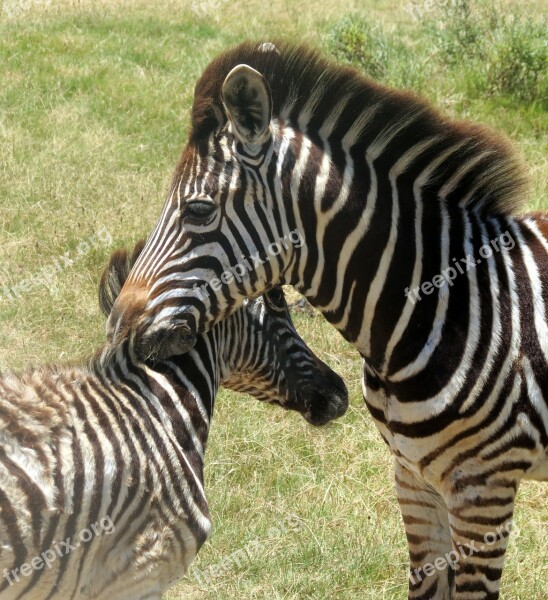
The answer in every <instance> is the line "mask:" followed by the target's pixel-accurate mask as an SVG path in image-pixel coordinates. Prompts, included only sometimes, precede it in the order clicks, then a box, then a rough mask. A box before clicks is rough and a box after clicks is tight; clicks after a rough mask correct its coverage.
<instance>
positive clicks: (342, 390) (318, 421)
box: [302, 379, 348, 427]
mask: <svg viewBox="0 0 548 600" xmlns="http://www.w3.org/2000/svg"><path fill="white" fill-rule="evenodd" d="M303 400H304V405H305V407H306V410H305V411H304V412H303V413H302V415H303V417H304V418H305V419H306V420H307V421H308V423H310V424H311V425H314V426H315V427H321V426H322V425H326V424H327V423H330V422H331V421H333V420H335V419H338V418H339V417H342V416H343V415H344V414H345V413H346V411H347V409H348V390H347V389H346V386H345V385H344V383H343V382H342V379H341V380H340V382H339V381H337V382H336V385H334V386H327V387H321V388H318V387H316V386H313V385H309V386H306V387H305V389H304V390H303Z"/></svg>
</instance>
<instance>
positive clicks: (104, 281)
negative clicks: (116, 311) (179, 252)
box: [99, 240, 145, 317]
mask: <svg viewBox="0 0 548 600" xmlns="http://www.w3.org/2000/svg"><path fill="white" fill-rule="evenodd" d="M144 245H145V240H140V241H138V242H137V243H136V244H135V247H134V248H133V251H132V252H129V251H128V250H116V251H115V252H113V253H112V255H111V257H110V260H109V261H108V265H107V266H106V267H105V270H104V271H103V275H102V276H101V282H100V283H99V306H100V307H101V311H102V313H103V314H104V315H105V317H108V316H109V315H110V311H111V310H112V306H113V305H114V302H115V301H116V298H118V295H119V294H120V291H121V290H122V287H123V286H124V283H125V281H126V279H127V276H128V275H129V272H130V271H131V269H132V267H133V265H134V264H135V261H136V260H137V258H138V257H139V254H141V251H142V250H143V247H144Z"/></svg>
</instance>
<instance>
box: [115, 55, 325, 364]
mask: <svg viewBox="0 0 548 600" xmlns="http://www.w3.org/2000/svg"><path fill="white" fill-rule="evenodd" d="M279 48H280V49H281V50H279V49H278V48H277V47H275V46H274V45H273V44H259V45H257V44H255V45H254V44H243V45H241V46H239V47H237V48H235V49H234V50H232V51H229V52H226V53H225V54H223V55H221V56H220V57H219V58H218V59H216V60H215V61H213V62H212V63H211V64H210V65H209V67H208V68H207V69H206V71H205V72H204V74H203V76H202V77H201V78H200V80H199V81H198V83H197V85H196V89H195V96H194V103H193V108H192V126H191V131H190V135H189V141H188V144H187V147H186V148H185V149H184V151H183V154H182V156H181V159H180V161H179V164H178V166H177V168H176V171H175V174H174V178H173V182H172V185H171V188H170V191H169V194H168V197H167V200H166V202H165V206H164V208H163V211H162V213H161V216H160V218H159V220H158V223H157V225H156V227H155V229H154V231H153V233H152V235H151V236H150V238H149V239H148V241H147V243H146V245H145V247H144V249H143V252H142V253H141V255H140V256H139V259H138V260H137V262H136V264H135V266H134V268H133V270H132V272H131V273H130V275H129V277H128V280H127V282H126V283H125V285H124V287H123V289H122V290H121V293H120V296H119V298H118V300H117V301H116V303H115V305H114V307H113V310H112V313H111V315H110V318H109V321H108V324H107V337H108V339H109V340H110V341H111V342H112V344H113V345H114V346H116V345H117V344H119V343H121V342H122V341H123V340H125V339H127V338H128V337H129V336H130V334H135V340H136V347H135V351H136V353H137V355H139V356H142V357H151V356H156V357H162V356H169V355H172V354H178V353H182V352H185V351H187V350H188V349H190V348H192V346H193V344H194V343H195V341H196V336H197V335H198V334H200V333H202V332H204V331H206V330H208V329H209V328H210V327H212V326H213V325H214V324H215V323H217V322H219V321H220V320H222V319H224V318H226V317H227V316H228V315H230V314H231V313H232V312H233V311H234V310H236V309H237V308H238V307H239V306H240V305H241V304H242V302H243V299H244V298H246V297H254V296H257V295H259V294H261V293H263V292H265V291H267V290H268V289H271V288H272V287H274V286H276V285H280V284H285V283H290V284H292V285H295V286H296V287H297V289H300V290H304V288H303V287H302V286H300V287H299V280H300V278H302V273H300V272H299V271H300V268H299V266H300V265H302V264H303V261H302V260H301V257H302V256H303V255H304V256H308V255H311V254H312V256H316V257H317V252H316V251H315V250H314V244H315V241H314V238H313V236H310V238H309V239H308V238H307V236H306V235H305V230H306V228H310V227H312V228H313V227H315V224H316V217H315V214H314V211H315V209H314V206H311V207H308V209H306V212H305V211H304V210H302V211H299V212H298V211H295V210H294V208H293V206H292V204H293V201H294V197H296V196H297V195H300V194H301V192H302V190H299V189H298V188H300V187H303V186H309V187H310V186H313V185H314V182H313V181H312V180H311V179H310V178H307V177H302V178H300V182H299V178H296V173H297V172H298V171H299V169H301V170H302V168H303V165H302V164H299V155H298V148H299V144H300V142H301V141H302V139H303V136H302V135H301V134H300V133H299V132H298V130H297V128H296V127H295V126H293V125H292V124H291V123H292V121H291V115H292V108H291V107H292V106H293V105H296V104H299V105H300V109H299V110H300V112H302V111H303V110H305V111H306V110H309V112H310V111H311V110H312V105H311V106H310V107H309V108H308V109H307V108H306V107H304V108H303V102H305V99H303V98H301V97H298V98H291V97H286V96H287V94H285V93H284V80H283V77H281V76H280V73H288V72H289V73H290V72H291V65H292V61H294V60H295V56H294V53H295V52H296V49H295V48H291V47H285V46H283V45H281V46H280V47H279ZM300 51H301V52H303V51H304V50H303V49H302V48H301V49H300ZM310 60H311V61H312V62H314V61H316V62H317V63H318V62H319V61H320V60H321V59H320V58H319V57H318V56H317V55H316V54H315V53H313V52H310ZM309 83H310V85H311V86H312V87H313V85H314V82H312V81H310V82H309ZM305 84H306V82H305ZM274 90H275V91H276V94H274ZM288 94H289V90H288ZM312 179H313V178H312ZM297 193H298V194H297ZM304 291H305V290H304Z"/></svg>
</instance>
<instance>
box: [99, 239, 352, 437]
mask: <svg viewBox="0 0 548 600" xmlns="http://www.w3.org/2000/svg"><path fill="white" fill-rule="evenodd" d="M143 246H144V242H142V241H141V242H139V243H138V244H137V245H136V246H135V248H134V250H133V252H132V253H128V252H126V251H117V252H115V253H114V254H113V255H112V256H111V259H110V262H109V264H108V266H107V267H106V269H105V271H104V272H103V277H102V279H101V284H100V286H99V303H100V306H101V309H102V311H103V313H104V314H105V315H106V316H108V315H109V314H110V312H111V310H112V307H113V305H114V304H115V302H116V299H117V297H118V295H119V293H120V291H121V290H122V288H123V286H124V283H125V281H126V279H127V276H128V274H129V272H130V271H131V268H132V266H133V265H134V263H135V262H136V261H137V260H138V258H139V255H140V253H141V252H142V249H143ZM206 336H210V338H211V339H210V342H211V343H210V344H209V345H208V344H204V343H202V342H203V341H204V340H201V339H200V338H201V337H204V338H205V337H206ZM213 347H215V348H216V349H217V351H218V355H217V360H218V361H219V362H220V363H221V364H220V365H219V368H220V378H221V381H222V385H224V386H225V387H227V388H229V389H232V390H235V391H238V392H242V393H247V394H250V395H252V396H254V397H255V398H257V399H259V400H261V401H266V402H270V403H275V404H278V405H280V406H282V407H283V408H285V409H290V410H295V411H297V412H299V413H301V414H302V415H303V417H304V418H305V419H306V420H307V421H308V422H309V423H311V424H312V425H324V424H326V423H328V422H329V421H331V420H333V419H336V418H338V417H340V416H342V415H343V414H344V413H345V412H346V409H347V408H348V391H347V389H346V386H345V384H344V382H343V380H342V379H341V377H339V375H337V373H335V372H334V371H333V370H332V369H330V368H329V367H328V366H327V365H326V364H325V363H324V362H323V361H321V360H320V359H319V358H318V357H317V356H316V355H315V354H314V353H313V352H312V350H311V349H310V348H309V347H308V346H307V345H306V344H305V342H304V341H303V340H302V338H301V337H300V336H299V334H298V333H297V331H296V329H295V327H294V326H293V323H292V321H291V316H290V314H289V310H288V307H287V304H286V301H285V297H284V293H283V290H282V289H281V288H280V287H276V288H273V289H272V290H270V291H268V292H267V293H265V294H264V295H262V296H259V297H257V298H255V299H253V300H246V301H244V303H243V306H241V307H240V308H239V309H238V310H236V311H235V312H234V313H233V314H232V315H231V317H230V318H228V319H227V320H225V321H223V322H222V323H219V325H218V326H216V327H215V328H213V329H212V330H211V331H210V332H208V333H206V334H204V335H203V336H199V337H198V340H197V345H196V347H195V349H194V350H193V351H192V353H191V355H192V354H194V353H200V352H202V351H203V356H200V360H201V362H202V363H204V361H211V359H212V348H213ZM187 356H189V355H186V356H179V357H176V356H173V357H170V359H171V360H173V361H175V362H177V361H179V362H181V363H182V366H181V368H182V369H184V364H186V363H184V362H183V361H184V360H186V358H187ZM166 358H167V357H166ZM189 358H191V356H190V357H189Z"/></svg>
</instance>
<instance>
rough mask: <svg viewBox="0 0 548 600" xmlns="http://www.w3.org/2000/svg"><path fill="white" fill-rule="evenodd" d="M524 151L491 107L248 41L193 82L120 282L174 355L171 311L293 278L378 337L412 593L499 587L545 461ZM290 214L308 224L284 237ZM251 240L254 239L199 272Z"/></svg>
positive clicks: (152, 347) (124, 308)
mask: <svg viewBox="0 0 548 600" xmlns="http://www.w3.org/2000/svg"><path fill="white" fill-rule="evenodd" d="M523 173H524V168H523V166H522V165H521V163H520V161H519V160H518V159H517V158H516V157H515V155H514V153H513V151H512V149H511V148H510V147H509V144H508V142H507V141H505V140H504V139H502V138H501V137H499V136H497V135H496V134H494V133H492V132H490V131H487V130H486V129H484V128H482V127H479V126H476V125H471V124H467V123H461V122H456V121H452V120H450V119H448V118H446V117H444V116H442V115H440V114H439V113H437V112H436V111H434V110H433V108H432V107H431V106H429V105H427V104H426V103H425V102H423V101H421V100H419V99H417V98H416V97H414V96H411V95H408V94H402V93H399V92H395V91H393V90H390V89H387V88H384V87H382V86H379V85H377V84H375V83H373V82H371V81H368V80H365V79H363V78H362V77H361V76H360V75H358V74H357V73H356V72H355V71H354V70H352V69H348V68H342V67H338V66H336V65H333V64H331V63H329V62H327V61H325V60H324V59H322V58H321V57H320V56H319V55H318V54H317V53H316V52H314V51H310V50H307V49H305V48H302V47H293V46H290V45H284V44H280V45H278V46H277V48H276V47H274V46H273V45H272V44H267V45H265V44H262V45H256V44H252V43H247V44H243V45H241V46H238V47H237V48H235V49H233V50H230V51H227V52H225V53H224V54H222V55H221V56H220V57H218V58H217V59H215V60H214V61H213V62H212V63H211V64H210V65H209V66H208V67H207V68H206V70H205V72H204V74H203V75H202V77H201V78H200V80H199V81H198V83H197V85H196V89H195V97H194V104H193V109H192V127H191V131H190V137H189V142H188V145H187V147H186V148H185V150H184V151H183V154H182V157H181V160H180V162H179V164H178V166H177V168H176V171H175V175H174V179H173V184H172V187H171V191H170V193H169V196H168V198H167V201H166V203H165V206H164V210H163V212H162V214H161V216H160V219H159V221H158V224H157V226H156V228H155V230H154V231H153V233H152V235H151V236H150V238H149V240H148V242H147V244H146V246H145V248H144V250H143V254H142V256H141V258H140V259H139V261H138V262H137V263H136V265H135V267H134V269H133V271H132V273H131V274H130V276H129V279H128V281H129V282H130V285H131V286H132V289H138V290H139V291H140V293H139V299H138V301H136V300H135V299H134V298H133V297H132V296H131V295H130V294H129V293H126V290H122V292H121V294H120V297H119V299H118V302H117V305H118V306H117V311H116V315H115V317H114V316H112V317H111V324H110V327H111V331H114V330H115V329H117V330H119V331H124V332H130V333H131V335H135V349H136V352H138V353H145V354H146V353H149V352H152V353H155V354H157V355H159V356H161V354H162V352H163V349H162V345H161V344H162V343H164V344H165V345H166V347H169V346H170V344H171V343H172V341H171V339H172V337H173V334H172V332H171V331H170V329H169V327H176V329H177V330H178V331H181V332H184V339H183V338H180V339H182V342H181V344H180V346H179V350H180V351H183V350H186V349H188V348H189V347H192V344H193V341H194V339H195V336H196V334H197V333H198V332H201V331H204V330H207V329H208V328H209V327H210V326H211V325H212V324H214V323H216V322H218V321H219V320H221V319H223V318H225V317H226V316H227V315H229V314H230V313H231V312H232V311H233V310H234V309H235V307H236V306H238V305H239V303H240V302H241V301H242V300H243V298H244V297H246V296H253V295H256V294H258V293H260V292H261V291H263V290H265V289H268V288H269V287H270V286H271V285H275V284H279V283H290V284H292V285H294V286H295V287H296V288H297V289H298V290H299V291H300V292H301V293H303V294H304V295H305V296H306V297H307V299H308V300H309V301H310V302H311V304H312V305H314V306H315V307H316V308H318V309H319V310H320V311H321V312H322V313H323V314H324V316H325V317H326V318H327V319H328V321H330V322H331V323H332V324H333V325H334V326H335V327H336V328H337V329H338V330H339V331H340V332H341V334H342V335H343V336H344V337H345V338H346V339H347V340H348V341H350V342H351V343H353V344H354V345H355V347H356V348H357V349H358V351H359V352H360V354H361V356H362V357H363V361H364V380H363V386H364V396H365V401H366V403H367V406H368V408H369V410H370V412H371V414H372V416H373V418H374V420H375V423H376V425H377V427H378V428H379V431H380V433H381V435H382V436H383V438H384V440H385V441H386V443H387V444H388V445H389V447H390V449H391V450H392V452H393V454H394V457H395V465H396V485H397V491H398V498H399V502H400V506H401V510H402V514H403V519H404V524H405V529H406V533H407V538H408V542H409V551H410V562H411V568H410V589H409V597H410V598H416V599H418V598H421V599H424V600H426V599H427V598H436V599H448V598H451V599H458V600H479V599H490V600H492V599H496V598H498V596H499V586H500V577H501V573H502V565H503V559H504V553H505V549H506V544H507V541H508V534H509V531H510V529H511V520H512V514H513V507H514V499H515V495H516V491H517V488H518V485H519V482H520V481H521V479H523V478H535V479H546V478H547V448H548V405H547V402H548V368H547V364H548V324H547V323H548V218H547V216H546V215H543V214H537V215H528V216H517V215H516V211H517V209H518V208H520V207H521V206H523V204H524V203H525V201H526V192H525V186H524V175H523ZM288 231H298V232H300V237H301V238H302V239H303V240H304V241H303V243H302V244H301V245H299V246H298V247H297V246H296V245H293V246H292V245H290V244H285V245H284V244H282V243H281V242H280V240H282V239H286V238H285V235H286V234H287V232H288ZM272 244H278V246H277V250H279V251H278V252H276V253H275V254H274V253H273V252H271V249H272V248H274V246H272ZM273 254H274V255H273ZM240 257H258V259H260V260H256V261H254V262H255V264H254V268H253V269H249V270H248V271H247V272H246V273H245V275H242V277H241V278H238V279H236V278H234V279H232V280H231V281H227V282H225V283H224V285H221V286H220V287H219V289H218V290H211V291H210V292H209V293H208V294H207V295H205V296H203V295H202V294H196V289H197V286H198V288H199V286H200V285H201V284H202V283H203V282H206V281H207V280H208V279H210V278H211V277H214V276H215V277H220V275H221V273H222V272H227V270H228V269H230V268H231V266H233V265H235V264H236V263H240V262H241V261H242V258H240ZM449 269H451V270H449ZM200 289H201V288H200ZM111 337H112V342H113V345H114V346H116V345H117V344H118V343H120V342H122V341H123V340H124V339H125V337H127V334H126V336H124V335H120V336H111ZM493 534H495V538H496V539H494V540H493V539H492V535H493ZM486 536H489V542H492V543H486V542H485V538H486ZM472 543H474V544H475V543H477V544H481V545H482V546H483V548H482V549H480V550H478V551H477V552H474V553H472V554H471V555H466V554H465V553H463V552H460V554H458V556H456V557H455V555H452V554H451V552H456V551H459V549H460V548H462V547H463V546H465V545H466V544H472ZM448 556H449V558H446V557H448ZM440 558H441V559H442V560H443V559H444V558H445V567H444V568H441V567H440V568H438V567H436V568H432V569H430V568H428V569H426V565H431V564H434V563H436V559H440ZM438 564H441V561H439V562H438Z"/></svg>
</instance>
